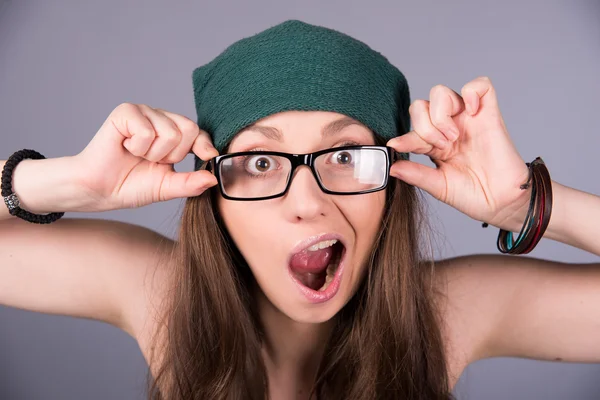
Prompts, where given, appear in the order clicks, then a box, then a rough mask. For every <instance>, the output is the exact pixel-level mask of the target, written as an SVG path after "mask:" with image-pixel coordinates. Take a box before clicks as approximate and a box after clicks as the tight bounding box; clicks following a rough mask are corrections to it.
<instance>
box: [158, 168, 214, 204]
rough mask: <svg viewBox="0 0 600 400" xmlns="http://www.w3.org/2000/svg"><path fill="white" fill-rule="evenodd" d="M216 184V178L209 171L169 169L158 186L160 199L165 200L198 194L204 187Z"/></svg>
mask: <svg viewBox="0 0 600 400" xmlns="http://www.w3.org/2000/svg"><path fill="white" fill-rule="evenodd" d="M216 184H217V178H215V176H214V175H213V174H211V173H210V172H209V171H191V172H177V171H169V172H167V174H166V175H165V179H164V181H163V183H162V186H161V188H160V199H161V200H162V201H167V200H172V199H176V198H184V197H195V196H199V195H201V194H202V193H203V192H204V191H205V190H206V189H208V188H210V187H212V186H215V185H216Z"/></svg>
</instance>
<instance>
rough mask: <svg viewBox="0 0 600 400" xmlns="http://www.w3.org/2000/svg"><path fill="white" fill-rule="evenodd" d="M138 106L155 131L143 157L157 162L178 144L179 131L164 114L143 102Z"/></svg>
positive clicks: (179, 138)
mask: <svg viewBox="0 0 600 400" xmlns="http://www.w3.org/2000/svg"><path fill="white" fill-rule="evenodd" d="M139 108H140V111H141V112H142V114H144V115H145V116H146V117H147V118H148V120H150V123H151V124H152V126H154V131H155V132H156V137H155V138H154V141H153V142H152V144H151V145H150V148H149V149H148V151H147V152H146V154H144V158H145V159H146V160H148V161H153V162H158V161H160V160H161V159H163V158H164V157H165V156H166V155H167V154H169V153H170V152H171V150H173V149H174V148H175V147H176V146H177V145H178V144H179V142H180V141H181V136H182V135H181V132H180V131H179V128H178V127H177V125H176V124H175V122H173V121H172V120H171V119H170V118H167V116H166V115H164V114H162V113H160V112H158V111H156V110H154V109H153V108H152V107H149V106H147V105H145V104H140V106H139Z"/></svg>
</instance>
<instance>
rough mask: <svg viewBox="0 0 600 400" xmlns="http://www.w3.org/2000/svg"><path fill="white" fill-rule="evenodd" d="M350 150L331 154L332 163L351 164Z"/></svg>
mask: <svg viewBox="0 0 600 400" xmlns="http://www.w3.org/2000/svg"><path fill="white" fill-rule="evenodd" d="M353 161H354V160H353V158H352V152H351V151H348V150H340V151H336V152H335V153H333V154H332V155H331V162H332V163H333V164H340V165H351V164H352V163H353Z"/></svg>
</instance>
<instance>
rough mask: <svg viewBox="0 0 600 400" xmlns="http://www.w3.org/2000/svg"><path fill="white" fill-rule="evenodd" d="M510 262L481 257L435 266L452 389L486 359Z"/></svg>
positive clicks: (435, 283)
mask: <svg viewBox="0 0 600 400" xmlns="http://www.w3.org/2000/svg"><path fill="white" fill-rule="evenodd" d="M507 261H508V260H507V257H506V256H502V255H495V254H477V255H467V256H459V257H452V258H447V259H442V260H436V261H435V263H434V274H433V277H434V288H435V291H434V293H435V299H434V300H435V304H436V306H437V311H438V313H439V316H440V325H441V331H442V335H443V339H444V345H445V347H446V348H445V350H446V359H447V362H448V372H449V376H450V383H451V385H452V386H454V385H455V384H456V382H457V381H458V379H459V378H460V376H461V374H462V373H463V371H464V369H465V368H466V367H467V366H468V365H469V364H470V363H472V362H474V361H476V360H478V359H481V358H484V353H485V349H484V346H485V340H486V339H485V335H486V334H487V333H488V332H489V329H491V318H490V313H494V308H496V307H497V306H498V302H499V300H500V294H499V291H501V290H506V289H507V288H506V285H504V284H503V283H502V277H501V274H500V273H499V272H500V268H499V267H501V264H505V263H507Z"/></svg>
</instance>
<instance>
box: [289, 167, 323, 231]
mask: <svg viewBox="0 0 600 400" xmlns="http://www.w3.org/2000/svg"><path fill="white" fill-rule="evenodd" d="M291 180H292V182H291V184H290V188H289V190H288V192H287V193H286V195H285V200H284V202H285V211H286V216H287V217H288V219H289V220H290V221H293V222H298V221H311V220H314V219H316V218H318V217H320V216H324V215H326V209H327V207H328V201H327V198H326V194H325V193H323V191H322V190H321V188H320V187H319V185H318V183H317V181H316V180H315V177H314V176H313V174H312V172H311V170H310V169H309V168H308V167H307V166H301V167H299V168H298V169H296V171H295V173H294V175H293V176H292V177H291Z"/></svg>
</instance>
